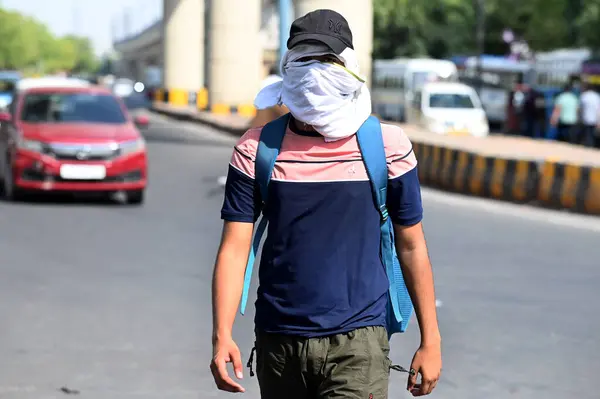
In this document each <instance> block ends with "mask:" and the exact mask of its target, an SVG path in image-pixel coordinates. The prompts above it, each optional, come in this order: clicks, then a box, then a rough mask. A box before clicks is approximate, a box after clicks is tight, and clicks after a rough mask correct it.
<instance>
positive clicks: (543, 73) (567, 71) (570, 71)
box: [535, 48, 592, 89]
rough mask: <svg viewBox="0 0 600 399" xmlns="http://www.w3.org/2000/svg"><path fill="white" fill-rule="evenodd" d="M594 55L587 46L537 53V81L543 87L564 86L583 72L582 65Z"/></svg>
mask: <svg viewBox="0 0 600 399" xmlns="http://www.w3.org/2000/svg"><path fill="white" fill-rule="evenodd" d="M591 56H592V52H591V51H590V50H589V49H586V48H579V49H559V50H554V51H549V52H546V53H537V54H536V55H535V73H536V83H537V84H538V85H539V86H541V87H547V88H558V89H560V88H562V87H563V86H564V85H565V84H567V83H569V81H570V80H571V78H572V77H573V76H576V75H579V74H580V73H581V66H582V64H583V62H584V61H587V60H588V59H589V58H590V57H591Z"/></svg>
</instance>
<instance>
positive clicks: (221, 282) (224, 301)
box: [212, 222, 254, 342]
mask: <svg viewBox="0 0 600 399" xmlns="http://www.w3.org/2000/svg"><path fill="white" fill-rule="evenodd" d="M253 227H254V225H253V224H252V223H241V222H225V223H224V225H223V235H222V237H221V245H220V246H219V251H218V253H217V260H216V263H215V269H214V273H213V281H212V303H213V342H214V341H216V340H219V339H222V338H225V339H228V338H230V337H231V333H232V330H233V322H234V320H235V314H236V312H237V307H238V305H239V303H240V297H241V295H242V287H243V285H244V271H245V270H246V263H247V262H248V254H249V252H250V245H251V244H252V230H253Z"/></svg>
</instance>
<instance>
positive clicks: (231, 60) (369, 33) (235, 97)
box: [113, 0, 373, 116]
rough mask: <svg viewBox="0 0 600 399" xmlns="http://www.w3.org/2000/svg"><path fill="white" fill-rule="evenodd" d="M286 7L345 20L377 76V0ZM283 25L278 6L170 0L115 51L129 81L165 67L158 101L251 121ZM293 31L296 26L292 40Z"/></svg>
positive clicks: (298, 0)
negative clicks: (335, 13) (337, 15)
mask: <svg viewBox="0 0 600 399" xmlns="http://www.w3.org/2000/svg"><path fill="white" fill-rule="evenodd" d="M287 3H289V4H290V8H291V9H290V10H289V11H290V13H291V15H292V17H293V16H301V15H304V14H306V13H307V12H310V11H313V10H316V9H320V8H329V9H333V10H336V11H338V12H340V13H341V14H342V15H344V17H346V19H347V20H348V22H349V23H350V27H351V29H352V32H353V35H354V47H355V49H356V51H357V53H358V57H359V62H360V66H361V70H362V72H363V74H364V75H366V76H367V78H369V77H370V72H371V63H372V61H371V52H372V42H373V5H372V0H352V1H349V0H292V1H290V0H288V1H287ZM284 21H285V20H284ZM278 27H279V5H278V0H163V16H162V19H161V20H159V21H156V22H155V23H153V24H152V25H150V26H148V27H147V28H146V29H144V30H142V31H141V32H139V33H137V34H135V35H133V36H130V37H126V38H124V39H121V40H118V41H115V42H114V43H113V47H114V49H115V50H116V52H118V53H119V54H120V59H121V61H120V63H121V65H122V71H123V74H124V75H129V76H130V77H135V78H137V79H139V80H143V76H144V71H145V70H146V68H147V67H149V66H154V67H159V68H161V69H162V76H163V78H162V83H161V86H162V87H161V89H160V90H158V91H157V93H156V97H155V100H157V101H164V102H168V103H170V104H172V105H175V106H181V107H189V106H193V107H197V108H198V109H200V110H208V111H211V112H213V113H217V114H227V113H232V112H234V113H239V114H241V115H244V116H252V115H254V113H255V109H254V107H253V105H252V104H253V101H254V97H255V96H256V93H257V92H258V90H259V88H260V82H261V81H262V79H263V78H264V77H265V74H266V67H268V66H270V65H272V64H273V63H275V62H277V59H278V57H277V51H278V47H279V33H280V32H279V30H280V29H279V28H278ZM287 30H289V26H287V28H286V31H285V32H284V35H286V36H287V33H288V32H287Z"/></svg>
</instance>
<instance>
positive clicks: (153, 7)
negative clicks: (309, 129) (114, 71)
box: [0, 0, 162, 55]
mask: <svg viewBox="0 0 600 399" xmlns="http://www.w3.org/2000/svg"><path fill="white" fill-rule="evenodd" d="M0 6H1V7H2V8H5V9H12V10H17V11H19V12H21V13H23V14H27V15H30V16H32V17H35V18H37V19H38V20H40V21H41V22H43V23H45V24H46V25H47V26H48V27H49V28H50V30H51V31H52V32H53V33H54V34H56V35H59V36H60V35H65V34H72V33H75V34H78V35H80V36H87V37H89V38H90V39H91V40H92V43H93V44H94V48H95V50H96V53H97V54H98V55H101V54H102V53H104V52H105V51H107V50H109V49H110V48H111V43H112V33H111V31H112V30H113V28H112V26H113V24H114V25H115V26H116V32H117V33H118V34H122V32H123V26H124V20H125V18H124V12H125V10H127V9H128V10H129V11H130V12H129V15H130V18H129V20H130V23H129V25H130V28H129V29H130V31H132V33H133V32H135V31H137V30H141V29H143V28H144V27H145V26H147V25H149V24H150V23H151V22H153V21H154V20H156V19H157V18H159V17H160V16H161V15H162V0H0Z"/></svg>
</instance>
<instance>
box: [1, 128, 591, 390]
mask: <svg viewBox="0 0 600 399" xmlns="http://www.w3.org/2000/svg"><path fill="white" fill-rule="evenodd" d="M151 121H152V127H151V128H150V129H149V130H148V132H147V138H148V146H149V153H150V174H151V181H150V186H149V192H148V196H147V202H146V204H145V205H144V206H143V207H139V208H136V207H130V206H122V205H119V204H116V205H114V204H112V203H110V202H101V201H100V202H98V201H94V202H88V201H87V200H70V199H64V200H51V199H44V200H42V201H36V202H34V203H26V204H8V203H0V320H1V322H0V398H7V399H21V398H23V399H46V398H48V399H50V398H61V397H65V396H69V395H68V394H67V393H65V392H62V391H60V390H59V389H60V388H63V387H64V388H66V391H67V392H73V391H78V392H79V395H78V397H81V398H85V399H88V398H89V399H138V398H139V399H142V398H144V399H145V398H149V399H151V398H157V399H158V398H161V399H192V398H201V397H215V398H227V397H230V395H229V394H226V393H220V392H218V391H217V390H216V389H215V388H214V387H213V383H212V378H211V376H210V374H209V369H208V364H209V361H210V358H211V347H210V333H211V316H210V314H211V310H210V278H211V269H212V265H213V260H214V256H215V250H216V248H217V245H218V240H219V233H220V226H221V221H220V219H219V212H218V211H219V208H220V205H221V201H222V188H221V187H220V185H219V177H220V176H222V175H223V174H225V172H226V170H227V162H228V158H229V156H230V153H231V145H232V143H233V141H232V139H231V138H230V137H227V136H223V135H221V134H219V133H218V132H215V131H213V130H210V129H207V128H202V127H198V126H195V125H192V124H190V123H185V122H173V121H169V120H168V119H165V118H164V117H159V116H153V117H152V119H151ZM424 198H425V207H426V208H425V209H426V217H425V222H424V223H425V229H426V233H427V237H428V241H429V246H430V252H431V257H432V260H433V263H434V268H435V276H436V284H437V294H438V299H439V305H440V307H439V318H440V324H441V329H442V335H443V354H444V370H443V376H442V380H441V382H440V384H439V385H438V389H437V391H436V393H435V394H434V395H432V397H439V398H446V399H459V398H460V399H469V398H473V399H481V398H486V399H505V398H508V397H511V398H513V397H514V398H527V399H539V398H545V399H564V398H569V399H576V398H589V399H592V398H596V399H597V398H598V397H599V395H600V393H599V391H598V388H597V387H596V384H595V382H596V378H597V372H598V370H599V369H600V339H599V338H598V337H599V335H598V331H600V317H598V316H599V315H600V304H599V302H600V290H598V287H600V249H599V248H600V221H599V220H598V219H591V218H587V217H583V216H573V215H568V214H564V213H558V212H551V211H544V210H537V209H532V208H527V207H519V206H513V205H507V204H498V203H493V202H488V201H484V200H480V199H471V198H464V197H459V196H455V195H448V194H445V193H440V192H436V191H432V190H424ZM252 317H253V315H252V314H251V312H249V313H248V314H247V315H246V316H244V317H239V318H238V320H237V324H236V331H235V336H236V339H237V341H238V344H239V346H240V348H241V349H242V352H243V354H244V358H245V360H246V359H247V356H248V354H249V351H250V349H251V347H252V328H253V327H252ZM417 332H418V330H417V325H416V323H414V324H412V325H411V327H410V330H409V332H407V333H406V334H405V335H404V336H395V337H394V338H393V341H392V348H393V349H392V360H393V361H394V362H396V363H399V364H402V365H404V366H406V367H407V366H408V365H409V362H410V359H411V356H412V353H413V351H414V350H415V349H416V345H417V344H418V334H417ZM245 360H244V361H245ZM405 378H406V376H405V375H401V374H399V373H396V372H395V371H392V381H393V382H392V386H391V394H390V397H391V398H408V397H409V396H408V395H407V394H406V393H404V391H403V387H404V385H405ZM243 384H244V385H245V386H246V387H247V390H248V392H247V393H246V394H245V395H243V397H245V398H248V399H256V398H258V397H259V396H258V389H257V383H256V379H255V378H250V377H249V374H248V372H247V371H246V373H245V378H244V381H243ZM70 390H72V391H70ZM282 397H285V393H283V392H282Z"/></svg>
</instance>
